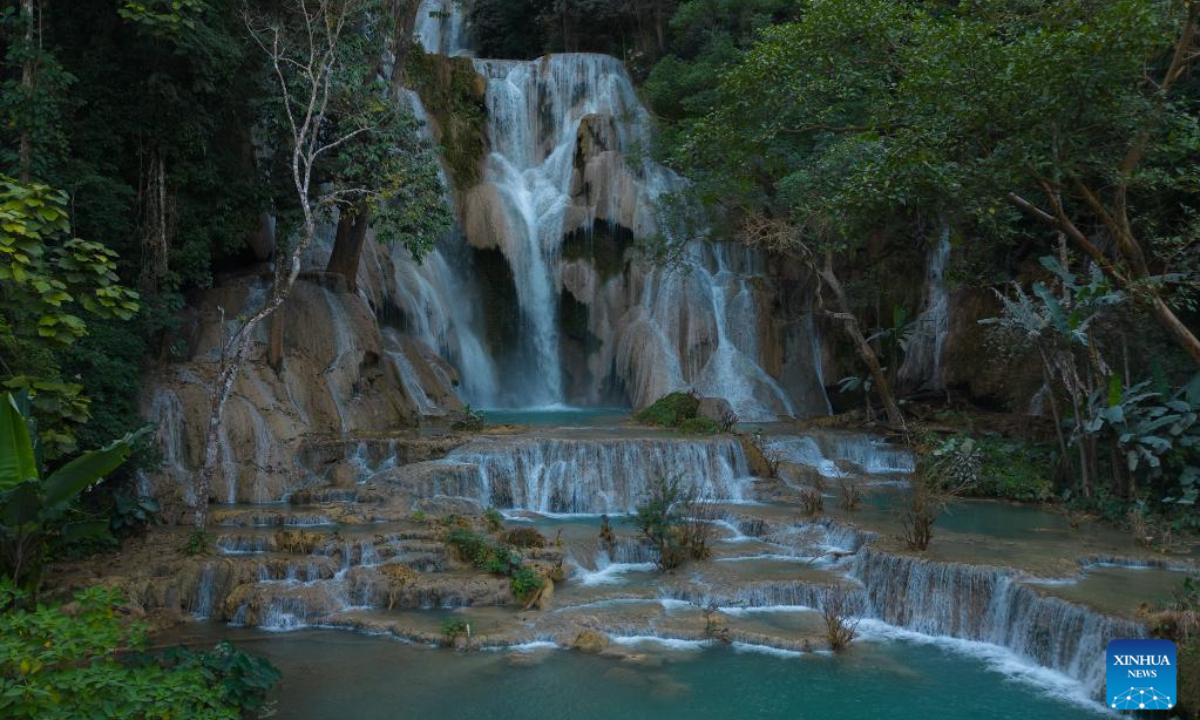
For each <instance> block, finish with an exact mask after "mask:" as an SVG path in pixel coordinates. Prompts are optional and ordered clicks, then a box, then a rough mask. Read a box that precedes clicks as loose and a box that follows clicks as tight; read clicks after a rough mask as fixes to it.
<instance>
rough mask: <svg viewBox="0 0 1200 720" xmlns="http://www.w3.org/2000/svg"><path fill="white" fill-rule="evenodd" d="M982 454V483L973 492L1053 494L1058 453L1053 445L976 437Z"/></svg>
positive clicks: (1043, 497)
mask: <svg viewBox="0 0 1200 720" xmlns="http://www.w3.org/2000/svg"><path fill="white" fill-rule="evenodd" d="M976 444H977V445H978V447H979V451H980V453H981V454H982V455H983V457H982V466H981V468H980V472H979V483H978V484H977V485H975V486H973V487H972V488H970V494H973V495H987V496H989V497H999V498H1006V499H1009V500H1020V501H1023V502H1045V501H1048V500H1050V499H1052V498H1053V497H1054V482H1053V472H1054V467H1055V466H1056V465H1057V462H1058V453H1057V451H1055V450H1054V449H1052V448H1051V447H1049V446H1047V445H1044V444H1039V443H1031V442H1024V441H1020V440H1007V439H1004V438H991V437H985V438H977V439H976Z"/></svg>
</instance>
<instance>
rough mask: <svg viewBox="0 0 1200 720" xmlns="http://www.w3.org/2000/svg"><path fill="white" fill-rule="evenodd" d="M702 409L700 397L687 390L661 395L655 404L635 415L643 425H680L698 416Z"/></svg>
mask: <svg viewBox="0 0 1200 720" xmlns="http://www.w3.org/2000/svg"><path fill="white" fill-rule="evenodd" d="M699 410H700V398H699V396H697V395H693V394H691V393H686V392H674V393H670V394H668V395H664V396H662V397H660V398H659V399H658V400H655V401H654V404H653V405H651V406H649V407H647V408H645V409H644V410H642V411H640V412H638V413H637V415H634V419H635V420H637V421H638V422H640V423H641V424H643V425H658V426H661V427H680V426H682V425H683V424H684V423H685V422H687V421H688V420H693V419H695V418H696V414H697V412H699Z"/></svg>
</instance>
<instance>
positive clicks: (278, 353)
mask: <svg viewBox="0 0 1200 720" xmlns="http://www.w3.org/2000/svg"><path fill="white" fill-rule="evenodd" d="M283 319H284V311H283V306H280V307H279V309H278V310H277V311H275V314H274V315H272V316H271V337H270V344H269V345H267V363H268V364H270V366H271V369H272V370H274V371H275V374H276V375H278V374H279V373H281V372H282V371H283Z"/></svg>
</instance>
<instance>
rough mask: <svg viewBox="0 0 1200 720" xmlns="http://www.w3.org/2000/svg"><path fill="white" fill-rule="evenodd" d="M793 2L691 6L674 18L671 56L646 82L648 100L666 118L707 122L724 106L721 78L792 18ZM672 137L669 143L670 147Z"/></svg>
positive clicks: (743, 0)
mask: <svg viewBox="0 0 1200 720" xmlns="http://www.w3.org/2000/svg"><path fill="white" fill-rule="evenodd" d="M793 6H794V4H793V3H791V2H790V1H789V0H689V2H684V3H682V4H681V5H680V6H679V9H678V10H676V12H675V14H674V15H673V16H672V17H671V36H672V37H671V45H670V54H668V55H666V56H665V57H663V58H662V59H661V60H659V61H658V62H657V63H656V64H655V65H654V67H653V69H652V70H651V71H650V74H649V77H647V78H646V84H645V89H646V95H647V98H648V99H649V101H650V105H651V107H653V108H654V111H655V112H656V113H658V114H659V115H660V116H661V117H663V118H665V119H668V120H671V121H679V120H684V119H687V118H695V117H700V116H703V115H704V114H705V113H707V112H709V111H710V110H712V109H713V108H714V107H715V106H716V105H717V103H718V101H719V99H720V96H719V94H718V92H717V86H718V84H719V82H720V76H721V73H722V72H723V71H724V70H725V69H726V68H728V67H729V66H731V65H734V64H736V63H737V62H738V61H739V60H740V59H741V57H742V54H743V53H744V52H745V51H746V49H747V48H748V47H749V46H750V45H751V43H752V42H753V41H754V40H755V39H756V37H757V36H758V33H759V31H761V30H762V29H764V28H766V27H768V26H769V25H770V24H772V23H773V22H777V21H779V20H783V19H785V18H788V17H790V16H791V15H792V13H793ZM671 138H672V136H671V134H669V133H668V135H667V137H666V138H665V140H666V143H669V142H670V140H671Z"/></svg>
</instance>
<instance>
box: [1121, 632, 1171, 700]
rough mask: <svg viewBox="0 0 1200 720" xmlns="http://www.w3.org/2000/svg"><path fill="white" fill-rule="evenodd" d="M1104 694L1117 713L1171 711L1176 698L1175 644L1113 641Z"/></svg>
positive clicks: (1166, 641) (1145, 641) (1157, 641)
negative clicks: (1119, 711)
mask: <svg viewBox="0 0 1200 720" xmlns="http://www.w3.org/2000/svg"><path fill="white" fill-rule="evenodd" d="M1106 655H1107V658H1108V673H1107V676H1106V677H1105V683H1104V694H1105V701H1106V702H1107V703H1108V706H1109V707H1111V708H1114V709H1116V710H1170V709H1171V708H1173V707H1175V701H1176V700H1177V699H1178V698H1177V697H1176V695H1175V643H1173V642H1171V641H1170V640H1113V641H1112V642H1110V643H1109V644H1108V651H1107V652H1106Z"/></svg>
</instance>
